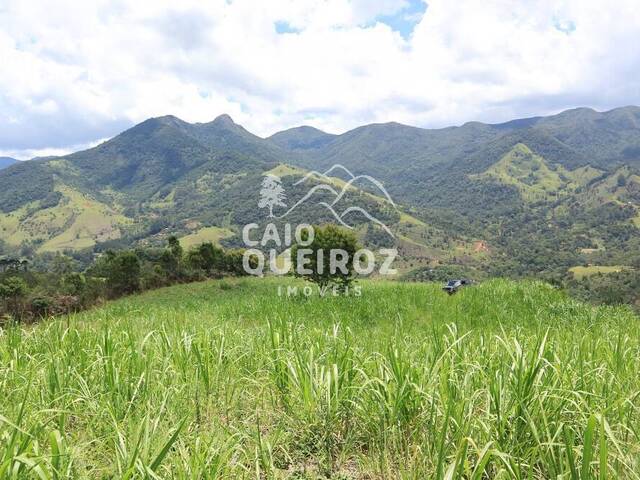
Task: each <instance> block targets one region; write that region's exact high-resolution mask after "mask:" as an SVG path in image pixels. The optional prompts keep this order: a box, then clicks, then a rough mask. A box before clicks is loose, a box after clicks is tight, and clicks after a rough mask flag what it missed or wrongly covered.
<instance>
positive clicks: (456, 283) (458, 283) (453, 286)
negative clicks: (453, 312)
mask: <svg viewBox="0 0 640 480" xmlns="http://www.w3.org/2000/svg"><path fill="white" fill-rule="evenodd" d="M470 284H471V280H467V279H464V278H463V279H459V280H449V281H448V282H447V284H446V285H445V286H444V287H442V290H444V291H445V292H447V293H448V294H449V295H453V294H454V293H456V292H457V291H458V289H459V288H460V287H463V286H465V285H470Z"/></svg>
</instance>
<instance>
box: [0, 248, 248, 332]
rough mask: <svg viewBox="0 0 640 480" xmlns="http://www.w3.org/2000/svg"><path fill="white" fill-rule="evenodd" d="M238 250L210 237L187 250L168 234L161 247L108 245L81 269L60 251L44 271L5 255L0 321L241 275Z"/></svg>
mask: <svg viewBox="0 0 640 480" xmlns="http://www.w3.org/2000/svg"><path fill="white" fill-rule="evenodd" d="M242 255H243V252H242V251H241V250H224V249H222V248H220V247H218V246H216V245H214V244H212V243H210V242H208V243H202V244H200V245H198V246H195V247H192V248H191V249H189V250H188V251H186V252H185V251H184V249H183V248H182V246H181V245H180V242H179V241H178V239H177V238H176V237H175V236H172V237H169V239H168V241H167V245H166V246H165V247H164V248H136V249H133V250H121V251H114V250H108V251H106V252H105V253H103V254H102V255H100V256H99V257H97V258H96V259H95V261H94V262H93V263H92V264H91V265H90V266H89V267H88V268H86V269H85V270H84V271H82V272H79V271H77V269H76V268H75V267H76V266H75V265H74V261H73V260H72V259H71V258H69V257H66V256H63V255H58V256H56V258H55V259H54V260H53V261H52V262H51V265H50V268H49V269H48V270H47V271H31V270H29V268H28V266H27V264H25V263H24V262H21V261H15V260H14V259H6V258H5V259H2V260H3V261H2V262H1V265H0V322H1V321H3V320H4V321H7V320H9V319H13V320H17V321H29V320H35V319H38V318H40V317H46V316H50V315H58V314H65V313H71V312H74V311H80V310H83V309H86V308H89V307H91V306H93V305H96V304H98V303H101V302H102V301H104V300H108V299H115V298H119V297H122V296H124V295H130V294H132V293H137V292H141V291H144V290H150V289H154V288H160V287H164V286H169V285H173V284H176V283H186V282H194V281H199V280H205V279H208V278H221V277H223V276H241V275H245V272H244V270H243V267H242Z"/></svg>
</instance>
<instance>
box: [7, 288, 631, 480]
mask: <svg viewBox="0 0 640 480" xmlns="http://www.w3.org/2000/svg"><path fill="white" fill-rule="evenodd" d="M277 283H278V282H276V281H275V280H237V281H230V280H225V281H224V282H206V283H202V284H190V285H184V286H177V287H172V288H168V289H163V290H158V291H154V292H149V293H146V294H144V295H141V296H139V297H130V298H127V299H123V300H120V301H117V302H114V303H111V304H108V305H106V306H104V307H102V308H100V309H96V310H94V311H91V312H85V313H82V314H78V315H75V316H70V317H66V318H59V319H52V320H50V321H46V322H43V323H41V324H39V325H36V326H34V327H19V326H5V327H4V328H3V330H2V332H1V335H0V362H1V363H0V402H1V403H0V478H3V479H4V478H16V479H17V478H39V479H61V478H128V479H134V478H150V479H155V478H176V479H186V478H203V479H213V478H298V479H300V478H308V479H311V478H336V479H338V478H340V479H345V478H380V479H387V478H407V479H409V478H411V479H423V478H434V479H454V478H466V479H489V478H491V479H494V478H499V479H500V478H502V479H547V478H560V479H575V480H577V479H581V480H584V479H604V478H631V479H635V478H640V438H639V435H640V375H639V374H638V365H639V364H640V362H639V360H640V330H639V329H638V327H639V326H640V325H639V319H638V318H637V317H635V316H634V315H633V314H632V313H631V312H630V311H629V310H626V309H624V308H594V307H591V306H587V305H583V304H580V303H577V302H576V301H574V300H571V299H568V298H565V296H564V295H563V294H562V293H561V292H558V291H557V290H554V289H553V288H551V287H549V286H546V285H544V284H538V283H512V282H507V281H491V282H487V283H485V284H481V285H479V286H476V287H472V288H468V289H466V290H464V291H462V292H461V293H460V294H458V295H455V296H452V297H449V296H447V295H444V294H442V293H441V292H440V291H439V290H438V288H439V286H437V285H424V284H395V283H384V282H380V283H376V282H371V283H365V284H364V285H363V295H362V297H351V298H342V297H338V298H335V297H329V298H318V297H312V298H305V297H296V298H283V297H278V296H277V293H276V292H277V291H276V286H277Z"/></svg>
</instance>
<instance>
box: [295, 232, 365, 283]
mask: <svg viewBox="0 0 640 480" xmlns="http://www.w3.org/2000/svg"><path fill="white" fill-rule="evenodd" d="M301 240H302V243H303V244H306V243H307V242H308V240H309V232H308V231H307V230H305V231H303V232H302V238H301ZM358 249H359V247H358V239H357V238H356V236H355V234H354V233H352V232H350V231H348V230H346V229H344V228H340V227H337V226H335V225H324V226H315V227H314V228H313V240H312V241H311V243H310V244H309V245H304V246H300V245H298V244H297V243H296V244H295V245H294V246H293V247H292V249H291V261H292V264H293V269H294V272H295V275H296V276H298V277H302V278H304V279H305V280H308V281H310V282H313V283H316V284H317V285H318V286H319V287H321V288H323V287H326V286H329V285H334V286H336V287H338V288H339V289H341V290H343V291H345V290H347V289H348V288H349V286H350V285H351V284H352V282H353V280H354V279H355V277H356V271H355V267H354V257H355V253H356V252H357V251H358ZM300 250H309V253H308V254H307V255H304V256H303V257H301V258H300V259H299V258H298V252H299V251H300ZM332 250H333V251H334V252H336V251H340V255H337V254H336V255H335V257H332V253H331V251H332ZM300 253H302V252H300ZM332 258H333V265H332ZM340 259H343V260H344V262H343V266H342V267H340V268H338V260H340ZM298 260H302V262H299V261H298ZM301 263H302V265H301ZM304 270H306V271H308V272H309V273H300V272H302V271H304Z"/></svg>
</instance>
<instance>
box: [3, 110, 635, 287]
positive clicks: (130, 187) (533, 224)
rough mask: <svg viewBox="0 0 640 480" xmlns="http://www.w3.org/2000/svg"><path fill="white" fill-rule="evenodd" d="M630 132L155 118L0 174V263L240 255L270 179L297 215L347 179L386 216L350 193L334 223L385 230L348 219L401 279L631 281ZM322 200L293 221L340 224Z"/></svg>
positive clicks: (561, 126)
mask: <svg viewBox="0 0 640 480" xmlns="http://www.w3.org/2000/svg"><path fill="white" fill-rule="evenodd" d="M639 119H640V108H638V107H624V108H619V109H615V110H611V111H609V112H596V111H594V110H591V109H584V108H581V109H574V110H569V111H566V112H563V113H560V114H558V115H553V116H549V117H538V118H529V119H519V120H514V121H511V122H506V123H502V124H482V123H479V122H470V123H466V124H464V125H462V126H459V127H449V128H443V129H435V130H429V129H422V128H416V127H410V126H406V125H401V124H398V123H387V124H374V125H366V126H362V127H359V128H356V129H354V130H351V131H349V132H346V133H343V134H341V135H334V134H328V133H325V132H322V131H320V130H318V129H315V128H313V127H309V126H304V127H297V128H292V129H289V130H286V131H283V132H279V133H276V134H275V135H273V136H271V137H269V138H267V139H263V138H260V137H258V136H256V135H253V134H252V133H250V132H248V131H247V130H245V129H244V128H243V127H242V126H240V125H238V124H236V123H235V122H234V121H233V120H232V119H231V118H230V117H229V116H227V115H222V116H220V117H218V118H216V119H215V120H213V121H212V122H208V123H198V124H189V123H187V122H184V121H182V120H180V119H178V118H176V117H173V116H165V117H159V118H153V119H149V120H147V121H145V122H142V123H141V124H139V125H136V126H134V127H133V128H131V129H129V130H126V131H125V132H123V133H121V134H120V135H118V136H116V137H114V138H113V139H111V140H108V141H106V142H104V143H103V144H101V145H98V146H96V147H94V148H92V149H89V150H86V151H82V152H77V153H73V154H71V155H67V156H64V157H56V158H46V159H38V160H32V161H29V162H20V163H18V164H15V165H12V166H9V167H7V168H5V169H3V170H2V171H0V185H1V186H2V188H0V240H1V242H0V254H5V255H14V256H18V255H21V256H25V255H26V256H32V255H34V254H43V253H47V252H60V251H67V252H69V253H72V254H73V252H79V251H83V250H84V253H86V252H87V251H89V252H91V251H93V252H100V251H104V250H105V249H107V248H123V247H128V246H132V245H148V244H151V245H154V244H160V243H162V242H163V241H164V240H165V239H166V237H167V236H168V235H169V234H176V235H178V236H179V237H181V238H186V239H187V242H190V244H191V242H193V241H199V239H211V240H214V241H217V242H219V243H221V244H222V245H226V246H230V247H237V246H242V242H241V240H240V236H239V233H240V231H241V228H242V226H243V225H244V224H246V223H249V222H258V223H264V222H265V221H266V220H267V216H266V213H267V212H265V211H261V210H260V209H258V208H256V206H257V202H258V197H259V190H260V184H261V181H262V178H263V175H264V174H266V173H268V172H272V173H273V172H276V173H277V174H278V175H280V176H281V177H282V179H283V186H284V188H285V189H286V191H287V197H288V201H290V202H294V203H295V202H296V201H298V200H299V199H300V198H302V197H303V196H304V195H305V192H307V191H308V189H310V188H311V187H312V186H313V184H311V183H308V182H307V183H304V184H300V183H299V180H301V178H302V177H304V175H306V174H307V173H308V172H311V171H317V172H319V173H322V172H324V171H326V170H327V169H329V168H330V167H332V166H333V165H334V164H340V165H343V166H344V167H346V168H347V169H348V170H349V171H350V172H352V173H353V174H354V175H356V176H357V175H359V174H366V175H371V176H373V177H375V178H376V179H378V180H379V181H381V182H383V183H384V187H385V188H386V190H387V191H388V192H389V194H390V195H391V198H392V199H393V201H394V205H391V204H389V203H388V202H385V200H384V199H381V198H380V197H379V192H376V191H375V190H376V189H375V188H373V187H372V186H371V184H369V185H366V184H356V185H354V186H353V188H350V189H349V191H348V192H347V193H346V195H345V196H344V198H343V199H342V203H341V205H338V207H342V210H341V211H343V210H344V209H345V208H347V207H348V206H349V205H352V206H357V207H358V208H361V209H363V210H365V211H368V212H369V213H370V214H371V215H373V216H374V217H376V218H378V219H380V221H381V222H382V223H385V224H389V228H390V231H391V232H392V235H391V237H393V238H385V236H384V235H381V234H380V231H379V229H377V227H375V226H373V225H371V224H370V222H368V221H367V220H366V218H364V217H359V216H357V215H355V216H353V217H352V218H349V219H348V222H350V223H351V224H352V226H353V227H354V228H355V229H356V230H357V231H358V234H359V236H360V239H361V241H362V242H364V243H365V244H367V245H373V246H376V245H384V244H387V245H389V244H393V245H395V246H397V247H398V248H399V249H400V250H401V257H402V259H403V265H402V269H403V271H405V270H409V269H415V268H434V267H438V266H442V265H455V266H458V267H461V268H462V269H463V270H466V271H467V272H469V274H470V275H472V276H480V277H482V276H486V275H507V276H514V277H521V276H531V275H536V276H542V277H544V278H548V279H556V280H559V279H562V278H570V277H571V274H570V269H571V268H573V267H576V266H580V265H585V264H587V263H588V264H592V265H595V266H607V265H624V266H629V267H631V272H632V274H635V272H636V271H637V267H638V266H639V265H640V253H638V252H640V248H638V247H639V240H638V237H639V235H638V229H639V228H640V174H639V172H640V121H639ZM330 177H331V178H332V179H327V178H317V177H314V178H315V181H316V182H320V183H323V182H324V183H325V184H327V185H331V184H333V186H334V187H336V185H338V187H340V188H341V186H340V185H344V183H343V184H335V182H340V181H341V182H346V181H348V180H349V178H348V177H349V175H346V174H345V172H344V171H336V172H334V173H332V174H331V175H330ZM325 190H326V189H325ZM325 194H326V191H325ZM326 198H327V197H322V196H321V195H320V196H314V197H313V199H312V200H314V201H315V205H312V203H314V202H311V201H310V202H306V204H305V205H303V206H302V207H301V208H300V209H299V210H298V211H296V213H295V215H294V216H293V217H287V220H288V221H292V222H293V221H302V220H303V219H304V220H305V221H311V222H312V223H322V222H327V221H334V220H335V218H334V217H335V215H332V214H331V212H328V211H327V210H326V209H323V208H319V207H318V205H319V204H320V203H321V201H323V199H324V200H326ZM289 206H290V205H289ZM280 213H284V212H280ZM338 213H339V212H338ZM478 242H480V243H481V245H483V247H482V248H481V250H482V251H481V252H478V251H476V250H477V248H476V247H475V246H476V245H477V244H478ZM479 253H480V254H479Z"/></svg>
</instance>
